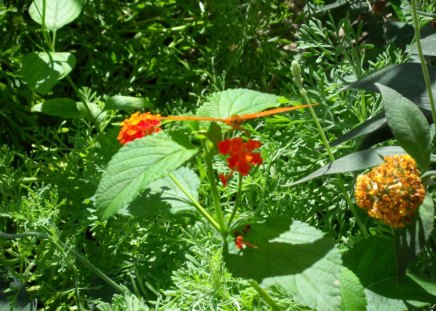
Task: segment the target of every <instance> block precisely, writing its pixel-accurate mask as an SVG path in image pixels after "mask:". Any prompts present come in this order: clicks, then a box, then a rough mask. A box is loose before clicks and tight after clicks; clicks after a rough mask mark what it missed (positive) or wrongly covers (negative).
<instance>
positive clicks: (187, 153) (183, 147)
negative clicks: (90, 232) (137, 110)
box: [96, 132, 197, 218]
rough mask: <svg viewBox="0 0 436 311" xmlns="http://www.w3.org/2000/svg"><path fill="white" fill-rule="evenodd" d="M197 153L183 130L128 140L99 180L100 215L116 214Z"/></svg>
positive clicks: (98, 210)
mask: <svg viewBox="0 0 436 311" xmlns="http://www.w3.org/2000/svg"><path fill="white" fill-rule="evenodd" d="M196 153H197V149H196V148H195V147H194V146H193V145H192V144H191V143H190V142H189V140H188V139H187V137H184V136H183V135H182V134H180V133H172V134H171V135H170V134H167V133H165V132H159V133H156V134H153V135H150V136H146V137H143V138H141V139H136V140H134V141H132V142H130V143H127V144H126V145H125V146H123V147H122V148H121V149H120V151H119V152H118V153H117V154H115V155H114V157H113V158H112V160H111V161H110V162H109V164H108V167H107V168H106V170H105V172H104V173H103V176H102V178H101V180H100V184H99V186H98V189H97V192H96V207H97V212H98V214H99V216H101V217H102V218H108V217H110V216H112V215H114V214H115V213H117V212H118V211H119V210H120V209H121V208H123V207H125V206H126V205H127V204H129V203H130V202H132V201H133V200H134V199H135V198H136V197H137V196H138V195H139V194H140V193H141V192H142V191H144V190H145V189H146V188H147V187H148V186H149V184H150V183H151V182H152V181H155V180H157V179H159V178H162V177H165V176H167V175H168V173H170V172H172V171H174V170H175V169H177V168H178V167H180V166H181V165H182V164H183V163H185V162H186V161H187V160H189V159H190V158H191V157H192V156H194V155H195V154H196Z"/></svg>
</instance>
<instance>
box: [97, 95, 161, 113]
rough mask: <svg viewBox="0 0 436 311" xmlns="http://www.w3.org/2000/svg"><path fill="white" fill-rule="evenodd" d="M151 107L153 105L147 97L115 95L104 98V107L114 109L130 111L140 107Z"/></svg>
mask: <svg viewBox="0 0 436 311" xmlns="http://www.w3.org/2000/svg"><path fill="white" fill-rule="evenodd" d="M151 107H153V105H152V103H151V102H150V100H149V99H148V98H143V97H142V98H140V97H131V96H121V95H117V96H112V97H109V98H108V99H106V106H105V109H116V110H123V111H126V112H132V111H136V110H140V109H142V108H151Z"/></svg>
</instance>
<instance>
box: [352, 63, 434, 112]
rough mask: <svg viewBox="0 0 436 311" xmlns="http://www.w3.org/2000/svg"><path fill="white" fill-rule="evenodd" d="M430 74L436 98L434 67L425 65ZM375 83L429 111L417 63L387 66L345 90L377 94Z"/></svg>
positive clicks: (428, 101)
mask: <svg viewBox="0 0 436 311" xmlns="http://www.w3.org/2000/svg"><path fill="white" fill-rule="evenodd" d="M427 69H428V71H429V74H430V81H431V82H432V84H431V88H432V90H433V97H434V98H436V67H435V66H430V65H427ZM376 83H380V84H383V85H385V86H387V87H390V88H391V89H394V90H395V91H397V92H399V93H400V94H401V95H403V96H404V97H406V98H408V99H410V100H411V101H412V102H414V103H415V104H416V105H418V106H419V107H420V108H424V109H427V110H430V100H429V98H428V95H427V90H426V88H425V82H424V78H423V75H422V70H421V65H420V64H418V63H405V64H398V65H392V66H388V67H386V68H384V69H382V70H379V71H377V72H374V73H372V74H370V75H369V76H367V77H365V78H363V79H361V80H359V81H357V82H354V83H352V84H350V85H349V86H347V87H346V88H345V89H361V90H367V91H372V92H379V90H378V88H377V87H376V86H375V84H376Z"/></svg>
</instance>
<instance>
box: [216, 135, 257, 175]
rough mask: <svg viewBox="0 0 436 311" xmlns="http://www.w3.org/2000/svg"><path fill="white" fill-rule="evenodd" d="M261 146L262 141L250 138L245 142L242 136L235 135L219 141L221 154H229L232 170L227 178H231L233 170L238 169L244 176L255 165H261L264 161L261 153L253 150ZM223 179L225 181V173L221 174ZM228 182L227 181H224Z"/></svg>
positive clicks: (229, 164)
mask: <svg viewBox="0 0 436 311" xmlns="http://www.w3.org/2000/svg"><path fill="white" fill-rule="evenodd" d="M260 146H261V143H260V141H257V140H252V139H250V140H248V141H246V142H244V141H243V140H242V138H241V137H235V138H231V139H226V140H223V141H221V142H219V143H218V152H219V153H221V154H227V155H229V157H228V158H227V164H228V166H229V168H230V169H231V170H232V172H231V173H230V175H229V176H228V177H227V178H224V179H225V180H227V179H228V178H230V176H231V174H232V173H233V171H238V172H239V173H240V174H241V175H242V176H246V175H248V172H249V171H250V169H251V167H252V166H254V165H260V164H262V163H263V160H262V157H261V155H260V153H258V152H253V150H255V149H257V148H259V147H260ZM220 179H221V181H223V175H220ZM223 183H224V184H226V183H225V182H223Z"/></svg>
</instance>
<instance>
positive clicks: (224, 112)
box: [197, 89, 280, 118]
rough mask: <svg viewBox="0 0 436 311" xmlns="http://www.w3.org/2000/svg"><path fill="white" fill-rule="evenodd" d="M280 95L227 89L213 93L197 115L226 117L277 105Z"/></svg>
mask: <svg viewBox="0 0 436 311" xmlns="http://www.w3.org/2000/svg"><path fill="white" fill-rule="evenodd" d="M279 99H280V97H279V96H277V95H272V94H267V93H261V92H258V91H253V90H248V89H229V90H226V91H222V92H217V93H213V94H211V95H210V96H209V98H208V100H207V101H206V102H205V103H204V104H203V105H202V106H201V107H200V108H198V110H197V115H198V116H208V117H215V118H228V117H231V116H234V115H244V114H247V113H256V112H259V111H262V110H265V109H267V108H271V107H278V106H279V105H280V102H279Z"/></svg>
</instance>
